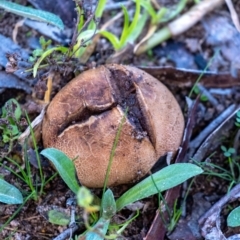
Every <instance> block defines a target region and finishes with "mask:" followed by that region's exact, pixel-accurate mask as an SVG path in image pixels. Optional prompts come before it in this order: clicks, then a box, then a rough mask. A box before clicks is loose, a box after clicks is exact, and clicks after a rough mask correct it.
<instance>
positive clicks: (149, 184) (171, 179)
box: [41, 148, 202, 239]
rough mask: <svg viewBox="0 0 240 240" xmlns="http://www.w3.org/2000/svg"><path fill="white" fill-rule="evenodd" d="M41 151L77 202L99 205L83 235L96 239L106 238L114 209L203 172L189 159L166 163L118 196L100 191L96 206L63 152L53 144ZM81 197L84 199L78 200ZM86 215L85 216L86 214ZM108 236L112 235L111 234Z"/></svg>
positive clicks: (91, 207)
mask: <svg viewBox="0 0 240 240" xmlns="http://www.w3.org/2000/svg"><path fill="white" fill-rule="evenodd" d="M41 154H42V155H43V156H45V157H46V158H48V159H49V160H50V161H51V162H52V163H53V165H54V166H55V168H56V169H57V171H58V172H59V174H60V176H61V177H62V179H63V180H64V181H65V183H66V184H67V185H68V187H69V188H70V189H71V190H72V191H73V192H74V193H75V194H76V195H78V196H81V198H80V197H78V199H81V200H79V204H80V205H81V206H84V207H85V211H86V212H87V213H89V212H91V211H92V210H94V211H96V210H98V209H100V211H99V214H98V221H97V223H95V224H93V226H91V227H90V228H89V224H87V229H88V230H87V232H86V239H91V238H90V236H91V237H92V236H98V238H97V239H104V238H103V236H104V237H105V238H106V236H105V235H106V233H107V230H108V228H109V224H110V220H111V219H112V217H113V216H114V215H115V214H116V212H118V211H120V210H121V209H123V208H124V207H126V206H127V205H129V204H131V203H134V202H136V201H139V200H141V199H144V198H147V197H149V196H152V195H154V194H157V193H158V192H159V191H160V192H162V191H165V190H167V189H170V188H172V187H174V186H176V185H178V184H180V183H182V182H184V181H186V180H187V179H189V178H191V177H193V176H196V175H198V174H201V173H202V169H201V168H199V167H197V166H196V165H193V164H190V163H181V164H173V165H169V166H167V167H165V168H164V169H162V170H160V171H158V172H156V173H154V174H152V176H149V177H147V178H146V179H144V180H143V181H141V182H139V183H138V184H136V185H135V186H134V187H132V188H130V189H129V190H128V191H127V192H125V193H124V194H123V195H122V196H120V197H119V198H118V199H117V200H115V199H114V195H113V193H112V191H111V189H107V190H106V191H104V193H103V196H102V199H101V205H100V206H98V207H96V206H92V205H91V204H92V201H93V196H91V194H90V192H89V191H87V190H86V189H85V188H84V187H81V186H80V185H79V184H78V180H77V179H76V176H75V170H74V169H75V167H74V163H73V162H72V161H71V160H70V159H69V158H68V157H67V156H66V155H65V154H64V153H63V152H61V151H60V150H57V149H54V148H48V149H44V150H43V151H42V152H41ZM153 181H154V182H153ZM156 186H157V188H156ZM83 196H85V197H83ZM82 201H83V202H84V203H81V202H82ZM86 219H87V220H88V219H89V218H86ZM90 222H91V221H90ZM125 227H126V226H125ZM120 232H121V231H120V230H119V231H118V234H120ZM99 234H100V235H101V237H100V236H99ZM111 237H113V234H112V235H111Z"/></svg>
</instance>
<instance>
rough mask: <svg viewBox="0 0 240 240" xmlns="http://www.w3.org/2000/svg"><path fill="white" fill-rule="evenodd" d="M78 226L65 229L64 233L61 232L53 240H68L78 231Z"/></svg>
mask: <svg viewBox="0 0 240 240" xmlns="http://www.w3.org/2000/svg"><path fill="white" fill-rule="evenodd" d="M78 228H79V227H78V226H77V225H74V226H73V227H70V228H68V229H66V230H65V231H63V232H62V233H61V234H60V235H58V236H57V237H56V238H54V239H53V240H65V239H68V238H70V237H71V236H72V235H73V233H75V232H76V231H77V230H78Z"/></svg>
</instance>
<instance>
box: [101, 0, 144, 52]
mask: <svg viewBox="0 0 240 240" xmlns="http://www.w3.org/2000/svg"><path fill="white" fill-rule="evenodd" d="M135 2H136V9H135V13H134V16H133V20H132V22H130V17H129V13H128V11H127V9H126V7H124V6H122V10H123V14H124V21H123V28H122V32H121V36H120V38H119V37H117V36H116V35H114V34H113V33H111V32H108V31H100V32H99V33H100V34H101V35H102V36H104V37H105V38H107V39H108V40H109V41H110V42H111V44H112V46H113V48H114V49H115V50H116V51H117V50H121V49H122V48H123V47H125V46H126V45H127V44H133V43H134V41H135V40H136V39H137V38H138V36H139V35H140V34H141V32H142V30H143V27H144V25H145V23H146V20H147V16H148V15H147V14H146V12H145V14H141V5H140V2H141V0H136V1H135ZM140 19H141V20H140Z"/></svg>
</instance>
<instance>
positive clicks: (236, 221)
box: [227, 207, 240, 227]
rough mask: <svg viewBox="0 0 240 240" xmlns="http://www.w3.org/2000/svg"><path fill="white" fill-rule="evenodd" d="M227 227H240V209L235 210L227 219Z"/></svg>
mask: <svg viewBox="0 0 240 240" xmlns="http://www.w3.org/2000/svg"><path fill="white" fill-rule="evenodd" d="M227 225H228V226H229V227H239V226H240V207H237V208H235V209H233V210H232V211H231V212H230V213H229V215H228V217H227Z"/></svg>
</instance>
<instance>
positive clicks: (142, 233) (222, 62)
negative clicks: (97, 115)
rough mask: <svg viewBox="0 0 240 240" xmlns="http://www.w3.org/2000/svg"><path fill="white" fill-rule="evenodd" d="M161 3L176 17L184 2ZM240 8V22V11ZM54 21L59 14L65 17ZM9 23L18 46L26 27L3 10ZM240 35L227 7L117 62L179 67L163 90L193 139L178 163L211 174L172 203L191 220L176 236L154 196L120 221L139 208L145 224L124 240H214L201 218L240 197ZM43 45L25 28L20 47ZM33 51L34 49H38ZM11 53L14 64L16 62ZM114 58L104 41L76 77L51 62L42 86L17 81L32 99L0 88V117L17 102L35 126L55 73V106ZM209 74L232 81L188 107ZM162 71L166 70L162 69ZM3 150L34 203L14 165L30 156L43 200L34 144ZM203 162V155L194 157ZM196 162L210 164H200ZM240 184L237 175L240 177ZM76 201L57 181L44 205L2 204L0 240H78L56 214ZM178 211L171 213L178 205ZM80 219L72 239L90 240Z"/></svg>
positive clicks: (224, 229) (0, 169) (119, 217)
mask: <svg viewBox="0 0 240 240" xmlns="http://www.w3.org/2000/svg"><path fill="white" fill-rule="evenodd" d="M69 1H70V0H69ZM19 2H21V4H23V5H27V4H29V3H28V2H27V1H25V0H21V1H18V3H19ZM29 2H31V3H32V4H34V6H35V7H38V6H39V5H38V1H29ZM33 2H34V3H33ZM43 2H44V1H43ZM56 2H57V3H58V4H60V5H61V9H64V2H68V1H60V0H59V1H56ZM119 2H121V1H119ZM153 2H154V1H153ZM156 2H158V3H160V4H165V6H168V7H169V6H170V7H171V6H174V4H176V2H177V1H169V0H164V1H161V0H159V1H156ZM232 2H233V5H234V9H235V10H236V12H237V15H238V17H239V16H240V2H239V1H232ZM94 3H95V1H92V4H93V5H94ZM110 3H111V4H112V5H114V4H116V3H118V1H113V0H112V1H109V5H111V4H110ZM124 4H125V2H124ZM70 5H71V4H70ZM70 5H69V6H70ZM191 6H192V4H188V5H187V7H186V8H185V9H184V12H187V11H188V10H189V9H190V7H191ZM42 8H44V7H42ZM49 8H50V6H49ZM59 9H60V8H59ZM128 9H129V11H130V12H131V11H134V4H130V5H129V7H128ZM45 10H46V9H45ZM51 11H53V9H51ZM54 11H55V13H56V14H58V10H56V8H55V9H54ZM59 11H60V10H59ZM119 11H120V9H117V10H114V9H113V10H112V9H110V10H108V11H106V12H105V13H104V16H103V18H102V19H101V22H100V23H99V24H100V26H101V25H102V24H103V23H105V22H106V21H108V20H109V19H111V18H112V17H113V16H115V15H116V14H117V13H118V12H119ZM0 14H1V20H0V34H1V35H3V36H5V37H8V38H10V39H11V38H12V34H13V29H14V28H15V26H16V24H17V23H18V22H19V20H21V19H22V18H21V17H18V16H16V15H14V14H11V13H6V12H3V11H2V10H1V11H0ZM59 15H62V12H61V13H59ZM72 16H75V15H74V14H69V16H68V17H72ZM66 21H67V24H68V26H70V30H69V29H68V31H70V33H72V32H73V24H72V23H71V21H70V22H69V18H67V16H66ZM121 24H122V22H121V20H118V21H116V23H115V24H114V25H113V26H111V27H110V28H109V29H108V30H109V31H112V32H114V33H120V32H121ZM143 32H144V33H145V32H146V29H144V31H143ZM144 33H143V34H144ZM66 34H69V33H66ZM70 35H71V34H70ZM239 35H240V34H239V32H238V31H237V30H236V28H235V26H234V25H233V23H232V19H231V16H230V13H229V10H228V8H227V7H226V5H224V4H223V5H222V6H221V7H219V8H217V9H216V10H214V11H212V12H210V13H209V14H207V16H206V17H204V18H203V19H202V20H201V21H200V22H198V23H197V24H196V25H195V26H194V27H192V28H191V29H190V30H188V31H186V32H185V33H183V34H181V35H179V36H176V37H174V38H172V39H170V40H168V41H166V42H164V43H162V44H159V45H158V46H156V47H154V48H153V49H151V50H150V51H148V52H147V53H145V54H142V55H140V56H135V55H134V54H133V53H132V49H131V48H130V50H128V51H127V52H125V54H124V55H121V57H120V61H119V59H117V58H115V60H116V59H117V61H118V62H119V63H123V64H129V65H132V66H137V67H147V68H148V72H149V73H150V74H151V71H152V73H153V70H151V67H154V66H157V67H172V70H171V76H172V77H171V79H170V78H165V79H161V80H163V82H164V84H166V85H167V86H168V88H169V89H170V90H171V91H172V93H173V94H174V96H175V97H176V99H177V101H178V102H179V104H180V106H181V108H182V110H183V112H184V114H185V119H186V130H187V132H188V135H186V138H187V139H188V138H189V139H190V141H189V142H188V141H186V142H184V143H183V144H182V149H183V151H185V153H186V154H185V155H184V156H183V157H181V159H180V160H179V158H177V159H178V161H179V162H184V161H185V162H186V161H187V162H189V161H190V162H195V163H196V164H199V165H201V166H202V167H203V168H204V170H205V174H202V175H200V176H198V177H195V178H194V179H193V180H189V181H187V182H186V183H185V184H183V186H182V187H181V189H180V190H179V191H180V194H179V195H177V197H176V198H174V199H171V200H172V202H173V201H175V200H178V201H177V202H176V203H177V205H176V206H177V208H181V210H182V214H181V216H180V218H179V219H177V220H176V224H175V225H174V227H173V230H171V231H170V230H167V229H166V228H165V226H164V224H163V223H162V222H161V221H160V220H159V221H160V223H159V221H156V220H155V221H154V218H155V215H156V213H157V212H158V209H159V208H161V209H163V206H162V205H161V206H160V207H159V201H158V196H152V197H149V198H146V199H143V200H141V201H139V202H137V203H136V204H135V205H134V206H131V208H130V207H129V208H126V209H123V210H122V211H120V212H119V213H117V214H116V215H115V216H114V218H113V222H115V223H118V224H119V223H124V222H126V220H129V219H130V218H131V217H133V216H134V215H135V214H136V211H135V210H133V208H134V207H139V206H140V214H139V216H138V217H137V218H136V219H134V221H132V222H131V223H130V224H129V225H128V226H127V228H126V229H125V230H124V231H123V233H122V236H121V237H119V238H118V239H143V238H145V237H146V236H147V237H146V239H148V240H149V239H166V240H169V239H170V240H176V239H208V237H209V236H208V235H207V233H206V231H204V223H205V222H204V221H202V222H201V217H202V216H204V214H206V213H207V211H208V210H209V209H211V208H212V206H213V205H214V204H219V201H221V200H222V199H223V198H224V197H225V196H226V195H227V193H229V192H230V195H231V189H232V188H233V187H234V186H235V187H238V184H239V176H240V172H239V171H238V164H237V162H238V160H239V127H237V126H236V124H235V123H236V115H235V114H236V111H237V110H238V109H239V107H238V106H239V103H240V87H239V83H238V82H239V80H240V73H239V71H240V70H239V68H240V61H239V59H240V58H239V55H240V52H239V51H240V50H239V49H240V36H239ZM40 36H41V34H40V33H38V31H37V30H35V29H32V28H30V27H28V26H26V25H24V26H21V27H19V28H18V30H17V38H16V39H17V42H18V44H19V46H20V48H21V49H24V50H25V51H26V52H28V53H31V52H32V51H33V48H32V46H36V45H37V44H38V43H37V42H38V39H39V37H40ZM46 39H47V37H46ZM33 42H34V44H35V45H34V44H33V45H32V43H33ZM57 44H58V43H57V42H56V41H54V40H53V43H52V45H53V46H55V45H57ZM4 48H5V49H8V48H9V49H10V50H11V46H10V45H9V46H4ZM0 49H1V48H0ZM9 52H10V53H11V54H13V52H11V51H9ZM112 53H113V48H112V46H111V45H110V43H109V42H108V41H107V40H106V39H104V38H100V39H99V41H98V43H97V45H96V49H95V50H94V52H93V53H92V55H91V57H90V58H89V60H88V62H87V63H85V64H82V63H79V62H78V61H77V60H76V59H74V60H73V61H72V66H70V67H69V66H67V65H66V66H64V67H63V68H61V67H56V66H55V65H56V64H55V62H54V61H52V62H50V64H51V66H52V68H50V69H46V70H41V71H39V73H38V75H37V77H36V78H35V79H33V78H32V77H31V76H28V77H26V79H25V78H24V79H23V78H18V79H19V80H18V81H26V83H27V84H28V88H29V89H31V92H29V91H28V90H27V88H26V86H25V87H24V88H20V89H19V87H17V86H15V87H14V86H13V87H9V88H6V87H4V89H3V88H2V86H1V85H0V90H1V95H0V107H2V106H4V104H5V103H6V101H7V100H9V99H11V98H15V99H17V100H18V102H19V103H20V104H21V107H22V109H23V110H26V111H27V112H28V114H29V117H30V120H31V121H33V120H34V119H35V118H36V117H37V116H38V115H39V113H40V112H41V110H42V109H43V108H44V103H43V100H44V95H45V91H46V89H47V84H48V83H47V80H48V78H49V73H51V72H53V71H54V73H55V76H54V79H53V86H52V91H51V96H50V99H52V98H53V96H54V95H55V94H56V93H57V92H58V91H59V90H60V89H61V88H62V87H63V86H64V85H66V84H67V83H68V82H69V81H70V80H71V79H72V77H73V76H74V75H75V74H77V73H78V72H80V71H83V70H85V69H89V68H91V67H95V66H97V65H101V64H104V63H105V62H107V61H109V59H111V57H112ZM213 56H214V57H213ZM21 57H22V56H20V58H21ZM21 60H22V59H21ZM18 61H19V59H18ZM209 62H210V64H209ZM175 68H181V69H183V70H181V72H180V75H181V74H182V77H181V78H179V79H178V80H177V81H176V79H174V74H175V75H177V74H176V72H177V70H176V69H175ZM204 69H207V70H208V71H209V72H211V74H213V75H214V74H215V76H214V79H216V78H217V77H216V75H217V76H221V74H222V73H224V74H226V76H228V77H226V78H223V81H213V78H211V76H213V75H211V74H210V73H209V76H210V77H209V79H210V80H209V81H210V84H209V82H207V81H204V79H203V85H199V86H198V89H196V88H195V90H194V92H193V94H192V95H191V96H190V98H191V100H190V99H189V98H188V100H186V97H188V96H189V94H190V92H191V90H192V88H193V86H194V83H195V82H196V80H197V78H198V76H199V75H200V73H201V71H202V70H204ZM189 70H191V71H196V74H195V73H191V74H192V75H191V74H190V75H189V72H188V71H189ZM1 71H5V66H1ZM158 71H160V70H159V69H158ZM161 71H162V70H161ZM153 75H154V74H153ZM155 75H156V74H155ZM178 75H179V72H178ZM189 76H190V77H189ZM224 76H225V75H224ZM203 78H204V77H203ZM219 78H220V77H219ZM230 79H233V81H230ZM186 82H187V83H186ZM200 83H201V80H200ZM0 84H1V80H0ZM4 86H5V85H4ZM201 91H202V92H203V94H202V95H201V96H199V95H198V94H199V92H201ZM195 100H196V101H195ZM192 101H195V102H197V104H195V105H194V103H192ZM191 104H193V105H194V106H195V108H194V110H192V111H190V113H187V108H188V107H187V106H192V105H191ZM226 109H229V113H228V115H225V116H224V117H222V118H220V119H219V118H218V117H219V115H221V114H222V113H223V112H224V111H225V110H226ZM226 119H227V120H226ZM194 122H195V124H194ZM187 123H189V124H187ZM224 123H226V124H224ZM210 124H212V125H213V127H212V128H210V129H211V130H210V131H209V130H208V132H207V133H206V131H205V128H206V127H208V126H209V125H210ZM191 126H192V134H191ZM26 127H27V120H26V117H25V116H24V115H23V116H22V119H21V124H20V130H21V132H24V130H25V129H26ZM36 131H37V130H36ZM206 139H207V140H206ZM204 141H206V142H205V146H203V144H202V143H203V142H204ZM0 143H1V145H0V154H1V156H2V157H1V159H0V163H1V166H0V177H1V178H4V180H5V181H7V182H8V183H10V184H12V185H14V186H16V187H17V188H18V189H20V190H21V191H22V193H23V195H24V197H25V198H26V197H27V196H28V195H29V193H30V189H29V187H28V186H26V184H25V183H24V182H23V181H21V179H19V178H18V177H17V176H16V175H14V174H13V173H12V172H11V171H9V169H14V170H15V171H19V168H18V167H16V165H14V164H13V163H11V162H10V161H9V160H8V159H7V158H6V157H8V158H11V159H14V161H15V162H17V163H18V164H19V165H20V166H22V167H23V168H24V169H26V165H25V164H24V162H23V159H24V157H23V156H24V154H25V156H26V155H27V156H28V159H29V161H30V164H31V169H32V172H31V177H32V179H33V182H34V184H35V186H38V187H37V190H38V191H40V186H39V182H40V175H39V169H38V164H37V160H36V155H35V153H34V150H33V145H32V144H31V143H30V144H27V145H25V144H20V143H19V141H17V140H15V141H14V142H13V147H12V148H11V152H10V153H9V152H8V149H9V145H8V144H3V142H2V137H1V139H0ZM26 146H27V147H26ZM221 146H226V148H227V149H228V148H234V149H235V153H233V154H232V155H231V157H232V159H233V160H234V161H236V164H235V165H234V169H233V170H232V172H231V169H230V164H229V158H228V157H226V156H225V155H226V154H225V155H224V151H223V150H222V148H221ZM42 149H43V146H42V142H41V139H39V141H38V151H39V152H40V151H41V150H42ZM24 151H25V152H24ZM196 153H197V155H195V154H196ZM194 156H195V157H196V156H198V157H199V156H201V157H199V158H194ZM172 161H173V162H175V161H176V156H174V159H173V160H172ZM41 162H42V165H43V172H44V176H45V177H46V179H49V178H51V177H52V176H53V175H54V174H55V173H56V170H55V169H53V167H52V166H51V165H50V164H49V162H48V161H47V160H46V159H44V158H43V157H42V158H41ZM162 162H165V160H161V163H162ZM160 165H161V166H158V165H157V166H155V168H154V169H153V172H154V171H157V170H158V169H159V168H160V167H162V164H160ZM223 171H225V174H222V175H220V173H223ZM233 175H235V177H234V176H233ZM130 187H131V186H129V185H122V186H119V187H114V188H112V191H113V193H114V196H115V198H118V197H119V196H120V195H121V194H122V193H123V192H125V191H126V190H127V189H129V188H130ZM92 192H94V193H95V194H96V195H97V196H99V197H100V196H101V190H99V189H92ZM164 194H166V193H163V195H164ZM165 196H166V195H165ZM231 197H232V198H231V199H230V200H229V201H227V202H226V204H224V205H223V206H221V207H220V209H221V213H220V214H219V216H218V217H217V220H219V221H220V229H218V228H217V231H218V233H219V232H221V233H222V234H223V235H225V237H226V238H225V239H227V237H229V236H232V235H234V234H237V233H239V228H230V227H228V226H227V223H226V219H227V216H228V214H229V212H230V210H232V209H233V208H234V207H237V206H238V205H239V198H238V196H237V195H236V196H235V198H234V196H231ZM72 198H74V194H73V193H72V192H71V191H70V190H69V189H68V187H67V186H66V184H65V183H64V182H63V180H62V179H61V177H60V176H58V175H57V176H55V177H54V178H53V179H52V180H51V181H49V182H48V183H47V184H46V186H45V187H44V189H43V193H42V194H41V195H40V193H39V194H38V197H37V198H36V199H33V198H30V199H26V201H25V202H24V204H23V205H7V204H3V203H0V239H17V240H25V239H40V240H41V239H55V238H56V239H69V235H68V237H62V235H61V234H62V233H63V232H65V231H66V230H68V229H69V227H68V226H67V225H66V226H61V225H57V224H52V223H50V222H49V218H48V215H47V213H48V211H49V210H52V209H58V210H59V211H61V212H64V213H66V214H67V215H70V212H71V209H72V208H71V206H72V205H71V204H70V205H69V204H67V202H68V201H69V199H72ZM166 199H167V197H166ZM231 201H232V202H231ZM170 202H171V201H170ZM230 202H231V203H230ZM167 203H168V202H167ZM73 205H74V204H73ZM74 206H75V205H74ZM169 206H170V208H171V204H170V205H169ZM219 206H220V205H219ZM74 211H75V213H76V216H80V220H79V219H78V220H79V221H80V224H79V226H78V227H77V228H76V229H77V230H76V229H75V230H76V231H74V234H73V236H71V237H73V239H78V238H77V237H76V236H78V235H79V234H81V233H82V232H83V231H84V229H85V228H84V224H82V223H81V221H82V216H83V213H82V209H80V208H79V207H77V206H75V210H74ZM207 216H208V217H207V219H210V215H207ZM158 218H159V219H160V216H158ZM171 220H172V223H173V222H174V218H173V217H172V218H171ZM211 223H212V225H211V224H209V225H207V226H211V227H209V232H211V230H212V229H213V227H214V226H215V225H214V224H215V222H214V221H213V222H211ZM159 224H162V225H159ZM155 228H156V229H164V230H163V231H162V233H163V236H160V235H159V233H158V231H157V230H156V231H155V233H154V232H153V231H152V229H155ZM216 236H217V235H214V237H213V238H212V239H216V240H217V239H218V238H217V237H216ZM57 237H59V238H57ZM75 237H76V238H75ZM222 239H224V238H222ZM236 239H240V237H239V238H236Z"/></svg>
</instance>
